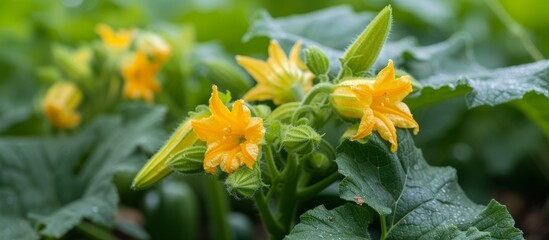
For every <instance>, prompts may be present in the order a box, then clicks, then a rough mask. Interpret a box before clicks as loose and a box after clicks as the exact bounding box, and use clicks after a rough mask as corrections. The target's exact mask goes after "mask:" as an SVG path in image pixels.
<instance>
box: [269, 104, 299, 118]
mask: <svg viewBox="0 0 549 240" xmlns="http://www.w3.org/2000/svg"><path fill="white" fill-rule="evenodd" d="M299 106H300V103H299V102H290V103H285V104H282V105H280V106H278V107H277V108H276V109H275V110H274V111H273V112H272V113H271V115H269V116H268V117H267V119H266V120H265V121H266V122H271V121H274V120H280V121H284V120H286V119H291V118H292V114H293V113H294V112H295V110H296V109H297V108H298V107H299Z"/></svg>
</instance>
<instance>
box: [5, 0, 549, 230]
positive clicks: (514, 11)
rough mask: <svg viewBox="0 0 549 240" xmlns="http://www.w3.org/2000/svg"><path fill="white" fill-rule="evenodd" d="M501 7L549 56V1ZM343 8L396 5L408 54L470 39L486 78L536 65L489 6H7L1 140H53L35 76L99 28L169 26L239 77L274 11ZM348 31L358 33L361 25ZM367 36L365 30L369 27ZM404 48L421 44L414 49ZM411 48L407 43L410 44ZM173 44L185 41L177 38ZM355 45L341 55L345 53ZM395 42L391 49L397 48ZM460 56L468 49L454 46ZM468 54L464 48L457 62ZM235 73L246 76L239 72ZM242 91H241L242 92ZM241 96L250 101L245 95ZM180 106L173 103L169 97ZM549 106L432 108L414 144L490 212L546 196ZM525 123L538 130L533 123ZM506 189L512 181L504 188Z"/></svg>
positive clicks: (83, 1)
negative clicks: (264, 17)
mask: <svg viewBox="0 0 549 240" xmlns="http://www.w3.org/2000/svg"><path fill="white" fill-rule="evenodd" d="M499 2H500V3H501V5H502V6H503V7H504V9H505V10H506V11H507V12H508V14H509V16H510V17H511V18H512V19H514V21H516V23H518V24H520V25H522V27H524V29H525V31H522V32H520V34H523V35H526V37H528V38H529V39H531V40H532V42H533V43H534V45H535V46H536V47H537V48H538V49H539V51H540V52H541V54H542V55H543V56H545V57H548V56H549V31H547V26H549V14H547V13H546V9H549V2H547V1H545V0H524V1H516V0H501V1H499ZM340 4H346V5H348V6H350V7H351V8H352V9H353V11H354V12H362V11H378V10H379V9H381V8H382V7H384V6H385V5H387V4H392V6H393V18H394V25H393V28H392V32H391V33H390V35H389V41H390V42H391V43H402V44H407V43H408V42H407V41H412V42H414V43H417V45H419V46H424V45H432V44H436V43H441V42H443V41H446V40H448V39H450V40H452V39H454V40H455V39H456V38H459V37H456V36H465V37H464V38H467V39H468V40H467V43H465V44H470V48H471V50H472V54H473V55H472V57H473V59H476V61H477V62H478V63H479V64H480V65H481V66H483V67H484V68H488V69H492V68H498V67H505V66H510V65H516V64H523V63H529V62H532V61H533V59H532V56H531V55H530V54H529V53H528V51H527V49H526V48H525V46H524V45H523V44H522V43H521V41H520V36H517V35H516V34H514V32H513V30H512V29H509V28H508V27H507V26H506V25H505V23H504V22H502V20H501V19H500V18H498V17H497V15H496V14H495V13H494V12H493V11H492V10H491V9H490V8H489V7H488V5H487V4H486V1H477V0H448V1H439V0H418V1H416V0H413V1H412V0H395V1H386V0H371V1H367V0H344V1H336V0H319V1H312V0H301V1H295V0H278V1H252V0H186V1H172V0H157V1H150V0H136V1H132V0H111V1H106V0H22V1H18V0H3V1H2V2H1V3H0V49H1V51H0V136H21V135H33V136H35V135H46V134H47V133H48V131H47V129H48V127H47V123H46V122H45V121H44V118H43V117H42V116H41V113H40V111H39V107H38V105H39V99H40V96H41V94H42V93H43V92H44V91H45V89H46V86H47V84H48V83H46V82H44V80H43V79H44V78H43V77H42V76H41V75H40V74H39V73H40V71H38V70H39V69H41V68H42V67H44V66H48V65H51V64H52V62H53V61H54V59H53V46H54V45H55V44H61V45H67V46H70V47H74V48H76V47H78V46H80V45H82V44H83V43H89V42H91V41H94V40H97V39H98V36H97V35H96V33H95V31H94V29H95V26H96V24H98V23H107V24H109V25H111V26H113V27H115V28H118V27H134V26H135V27H140V28H144V29H148V30H155V31H159V32H162V31H163V30H165V29H169V28H171V27H175V28H186V29H188V30H189V31H191V32H193V33H194V34H195V35H194V39H193V40H195V41H196V42H197V46H198V47H196V49H195V51H196V52H194V54H195V55H192V56H191V58H192V57H195V56H200V57H196V59H201V60H203V61H204V62H202V63H203V65H202V67H204V65H208V64H219V63H218V62H215V60H211V59H208V57H211V56H221V58H223V59H225V60H226V61H227V62H225V63H221V64H233V65H235V66H236V64H235V62H234V57H233V56H234V55H236V54H239V55H249V56H259V57H261V56H265V53H266V46H267V43H268V41H267V38H265V37H263V38H254V39H251V40H249V39H247V40H248V41H243V36H245V33H246V32H247V31H248V29H249V28H250V27H251V26H252V21H253V19H257V18H258V16H259V12H260V11H259V10H260V9H265V10H266V11H267V12H268V13H269V14H270V16H272V17H274V18H276V17H281V16H287V15H292V14H299V13H308V12H311V11H314V10H320V9H323V8H326V7H330V6H335V5H340ZM367 15H368V14H364V16H367ZM347 17H350V16H347ZM359 20H360V19H359ZM357 21H358V20H357ZM362 21H366V20H364V19H363V20H362ZM358 25H360V24H358ZM342 27H345V29H353V28H356V27H357V25H349V26H342ZM358 27H359V28H358V31H360V30H361V27H362V25H361V26H358ZM178 30H180V29H178ZM166 32H169V31H166ZM357 33H358V32H357ZM456 33H458V34H456ZM329 34H330V35H333V36H329V37H330V38H332V39H337V38H338V35H337V34H338V33H337V32H335V33H329ZM165 35H169V34H165ZM407 37H412V38H413V40H411V39H410V38H407ZM522 37H524V36H522ZM404 38H406V39H405V40H403V39H404ZM171 40H172V41H182V40H181V38H178V37H174V38H173V39H171ZM450 40H448V41H450ZM346 41H351V39H346ZM349 43H350V42H338V43H334V44H338V45H339V47H341V48H342V47H344V46H345V45H347V44H349ZM391 43H390V44H389V45H388V46H398V45H391ZM449 45H451V44H449ZM457 45H459V44H455V45H452V46H457ZM339 50H342V49H339ZM462 50H463V49H462V48H459V49H458V50H456V51H462ZM460 53H463V52H460ZM437 57H440V56H433V61H437V60H439V59H437ZM448 58H450V59H451V60H452V64H455V63H456V62H460V61H459V60H460V59H456V58H455V56H448ZM208 60H210V61H208ZM469 60H470V59H465V60H464V61H463V62H460V63H464V64H467V63H470V62H468V61H469ZM184 63H186V62H184ZM332 63H333V62H332ZM409 64H412V63H409ZM197 65H200V64H197ZM192 66H195V65H192ZM179 67H180V66H169V65H168V66H166V72H168V73H169V72H170V71H175V70H174V69H179ZM414 67H417V66H414ZM447 67H448V68H447V69H448V71H452V73H456V74H459V73H460V71H461V70H462V68H461V67H463V66H461V65H460V67H455V65H450V66H447ZM452 67H454V68H452ZM196 71H197V72H196V73H195V74H194V75H193V76H192V78H194V79H196V80H197V81H198V82H200V83H204V84H206V85H208V84H209V83H208V82H207V81H206V80H208V79H207V78H209V77H211V76H212V75H215V74H216V73H211V72H208V71H207V68H203V69H200V68H197V69H196ZM42 74H43V72H42ZM231 74H232V76H239V74H241V73H239V72H234V73H231ZM417 74H418V75H419V74H421V73H417ZM414 76H415V77H421V76H416V75H414ZM242 78H246V77H245V76H244V77H242ZM214 80H216V79H214ZM247 80H249V79H247ZM197 89H198V90H197V92H196V95H192V96H184V97H185V98H193V99H194V100H193V102H188V103H187V102H185V103H181V102H178V101H179V100H181V99H178V98H177V97H174V99H172V100H173V102H175V104H176V105H178V104H179V106H178V107H179V108H180V109H181V111H180V112H179V111H178V112H170V114H171V118H172V119H171V121H172V122H171V124H168V126H169V128H171V127H173V125H174V123H175V122H177V121H178V120H180V119H182V118H183V117H184V116H179V115H181V114H182V112H185V111H186V110H190V109H189V108H192V106H194V105H196V104H198V103H204V102H205V101H206V100H207V96H208V94H209V88H208V87H202V88H201V87H197ZM204 89H205V90H204ZM235 89H237V91H238V90H239V89H240V87H238V86H237V87H235ZM203 90H204V91H203ZM168 91H176V88H175V87H170V88H169V90H168ZM201 91H202V92H201ZM238 94H242V93H241V92H237V95H238ZM171 96H176V95H175V94H173V93H172V94H171ZM196 96H199V97H196ZM527 97H528V99H534V98H536V96H527ZM162 101H163V100H162ZM545 103H546V101H545V102H543V101H540V100H535V101H528V102H523V103H518V102H513V103H511V104H506V105H502V106H498V107H494V108H492V107H485V106H484V107H479V108H475V109H473V110H468V109H467V104H466V100H465V98H464V97H458V98H454V99H451V100H448V101H445V102H442V103H439V104H435V105H430V106H428V107H421V108H420V107H418V108H417V110H416V111H415V112H414V114H415V115H414V116H415V117H416V118H417V120H418V121H419V122H420V125H421V126H429V127H425V128H422V131H421V132H420V134H419V135H418V136H417V137H416V138H415V139H416V142H417V145H418V146H419V147H421V148H423V149H424V150H423V151H424V155H425V156H426V157H425V158H426V159H428V160H429V161H431V164H434V165H452V166H455V167H457V168H458V175H460V178H459V181H460V183H461V185H462V186H463V187H464V189H465V190H466V192H467V193H468V195H469V196H470V197H471V198H472V199H473V200H477V201H481V202H483V203H487V202H488V199H489V198H490V196H489V194H490V191H494V189H496V190H498V189H516V190H520V189H521V188H523V187H524V186H532V187H533V188H534V189H547V188H548V186H549V184H548V183H549V163H548V162H547V161H549V159H548V158H547V157H546V156H547V154H549V153H548V152H547V146H548V145H549V143H548V141H547V137H546V136H545V137H544V136H543V132H542V131H541V129H540V126H542V127H545V129H546V131H547V126H546V125H545V126H544V125H543V123H541V122H544V121H545V122H547V116H548V114H547V111H545V113H532V111H531V109H532V108H534V109H538V110H539V109H543V108H545V109H547V105H546V104H545ZM181 104H187V105H181ZM420 105H421V104H419V105H418V106H420ZM170 109H172V108H170ZM517 109H518V110H517ZM184 110H185V111H184ZM519 110H520V111H519ZM525 114H526V115H527V116H528V117H530V119H533V120H534V121H536V122H537V123H538V124H539V125H535V124H534V123H533V122H532V121H531V120H529V119H527V118H526V116H525ZM532 115H534V116H532ZM178 116H179V117H178ZM479 163H480V164H479ZM502 178H504V179H513V181H509V180H501V179H502ZM501 183H503V184H501ZM518 183H520V184H518ZM544 191H546V190H544ZM0 220H1V219H0Z"/></svg>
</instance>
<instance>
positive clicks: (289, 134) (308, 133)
mask: <svg viewBox="0 0 549 240" xmlns="http://www.w3.org/2000/svg"><path fill="white" fill-rule="evenodd" d="M320 140H322V135H320V134H318V133H317V132H316V131H315V130H314V129H313V128H312V127H309V126H307V125H300V126H290V127H289V128H288V130H286V132H285V133H284V138H283V140H282V144H283V145H284V148H285V149H286V151H288V152H290V153H298V154H309V153H312V152H314V151H315V150H316V149H317V148H318V144H319V143H320Z"/></svg>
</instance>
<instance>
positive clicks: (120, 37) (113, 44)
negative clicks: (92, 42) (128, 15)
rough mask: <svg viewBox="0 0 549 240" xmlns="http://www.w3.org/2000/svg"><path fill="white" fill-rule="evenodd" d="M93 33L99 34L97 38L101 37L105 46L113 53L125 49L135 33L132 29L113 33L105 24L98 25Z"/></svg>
mask: <svg viewBox="0 0 549 240" xmlns="http://www.w3.org/2000/svg"><path fill="white" fill-rule="evenodd" d="M95 31H96V32H97V34H99V36H101V39H103V43H104V44H105V46H107V48H109V49H112V50H115V51H122V50H125V49H127V48H128V47H129V46H130V44H131V42H132V40H133V37H134V35H135V32H136V31H135V30H134V29H130V30H127V29H120V30H118V32H115V31H114V30H113V29H112V28H111V27H110V26H108V25H106V24H98V25H97V26H96V27H95Z"/></svg>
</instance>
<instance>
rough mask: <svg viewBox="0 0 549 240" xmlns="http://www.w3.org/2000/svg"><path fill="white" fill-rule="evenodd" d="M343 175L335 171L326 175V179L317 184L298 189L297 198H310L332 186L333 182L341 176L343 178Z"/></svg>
mask: <svg viewBox="0 0 549 240" xmlns="http://www.w3.org/2000/svg"><path fill="white" fill-rule="evenodd" d="M341 177H342V175H341V174H339V172H337V171H335V172H333V173H332V174H330V175H329V176H328V177H325V178H324V179H322V180H320V181H318V182H316V183H315V184H313V185H311V186H308V187H306V188H302V189H298V190H297V198H298V199H308V198H311V197H313V196H315V195H316V194H318V193H319V192H320V191H322V190H324V189H325V188H326V187H328V186H330V185H331V184H332V183H334V182H335V181H337V180H338V179H339V178H341Z"/></svg>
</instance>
